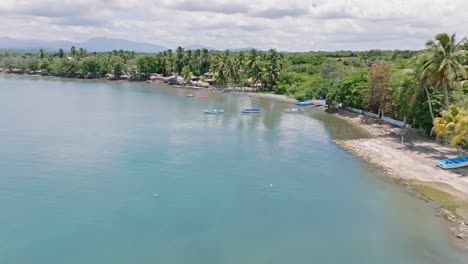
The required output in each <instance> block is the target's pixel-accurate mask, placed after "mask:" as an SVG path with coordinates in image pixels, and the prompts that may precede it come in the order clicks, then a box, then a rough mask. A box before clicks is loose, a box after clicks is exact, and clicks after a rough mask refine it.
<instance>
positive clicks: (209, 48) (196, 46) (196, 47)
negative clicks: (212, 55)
mask: <svg viewBox="0 0 468 264" xmlns="http://www.w3.org/2000/svg"><path fill="white" fill-rule="evenodd" d="M184 49H186V50H197V49H207V50H215V49H214V48H212V47H208V46H203V45H188V46H184Z"/></svg>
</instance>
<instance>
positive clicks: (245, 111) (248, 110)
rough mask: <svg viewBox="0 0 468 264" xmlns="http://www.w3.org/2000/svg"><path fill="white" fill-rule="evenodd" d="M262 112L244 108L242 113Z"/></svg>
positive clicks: (257, 109)
mask: <svg viewBox="0 0 468 264" xmlns="http://www.w3.org/2000/svg"><path fill="white" fill-rule="evenodd" d="M260 112H261V110H260V109H259V108H243V109H242V113H260Z"/></svg>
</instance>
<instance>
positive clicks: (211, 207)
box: [0, 75, 468, 264]
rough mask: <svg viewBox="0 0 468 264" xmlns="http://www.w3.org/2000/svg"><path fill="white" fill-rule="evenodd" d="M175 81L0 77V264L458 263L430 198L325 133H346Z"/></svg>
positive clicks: (338, 125)
mask: <svg viewBox="0 0 468 264" xmlns="http://www.w3.org/2000/svg"><path fill="white" fill-rule="evenodd" d="M185 93H189V92H188V91H184V90H181V89H174V88H164V87H155V86H154V85H147V84H137V83H111V82H99V81H76V80H61V79H53V78H51V79H44V78H33V77H18V76H6V75H4V76H2V75H0V212H1V214H0V238H1V239H0V263H2V264H3V263H5V264H9V263H15V264H25V263H38V264H42V263H44V264H53V263H69V264H74V263H76V264H81V263H100V264H102V263H112V264H119V263H176V264H177V263H200V264H202V263H203V264H210V263H213V264H214V263H236V264H238V263H243V264H248V263H361V264H367V263H369V264H371V263H372V264H374V263H384V264H386V263H389V264H394V263H416V264H419V263H421V264H422V263H424V264H427V263H451V264H452V263H453V264H457V263H467V262H468V257H467V255H466V254H465V253H463V252H460V251H459V250H457V249H456V248H455V247H454V246H453V245H452V244H451V242H450V240H449V237H448V233H447V228H446V226H445V225H444V223H443V222H442V220H440V219H439V218H436V217H434V211H433V209H431V208H430V207H429V206H427V205H426V204H424V203H423V202H421V201H420V200H417V199H414V198H413V197H411V196H410V195H408V194H407V193H405V192H403V191H402V190H400V188H399V187H396V186H394V185H393V184H390V183H387V182H385V181H383V180H382V179H381V178H380V177H378V176H379V175H378V172H377V171H375V170H373V169H372V168H371V167H370V166H368V165H366V164H365V163H363V162H361V161H360V160H359V159H357V158H355V157H353V156H351V155H350V154H348V153H346V152H344V151H342V150H341V149H340V148H338V147H337V146H335V145H334V144H333V143H332V142H331V140H332V139H333V138H335V137H352V136H356V135H357V134H359V133H360V132H359V131H357V130H356V129H354V128H352V127H349V126H348V125H346V124H343V123H342V122H341V121H340V120H338V119H336V118H334V117H333V116H330V115H326V114H323V113H320V112H314V113H312V114H310V115H311V116H312V118H311V117H309V116H307V115H287V114H282V113H281V110H282V109H283V108H286V107H287V105H286V104H283V103H277V102H270V101H267V100H262V99H254V98H250V97H247V96H238V95H224V94H210V98H209V99H208V100H193V99H188V98H185V96H184V94H185ZM241 107H259V108H262V109H263V110H264V113H262V114H259V115H242V114H240V112H239V109H240V108H241ZM209 108H224V110H225V114H224V115H203V114H202V113H201V111H202V110H203V109H209ZM376 176H377V177H376ZM270 185H272V186H270ZM154 193H158V194H159V197H158V198H155V197H153V194H154Z"/></svg>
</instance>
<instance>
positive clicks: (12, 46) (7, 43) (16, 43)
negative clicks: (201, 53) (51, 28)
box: [0, 37, 250, 52]
mask: <svg viewBox="0 0 468 264" xmlns="http://www.w3.org/2000/svg"><path fill="white" fill-rule="evenodd" d="M72 46H75V47H76V48H77V49H78V48H85V49H87V50H88V51H91V52H92V51H96V52H103V51H112V50H120V49H122V50H132V51H135V52H161V51H164V50H167V49H168V48H167V47H164V46H160V45H156V44H151V43H144V42H136V41H130V40H126V39H114V38H91V39H89V40H87V41H85V42H71V41H44V40H35V39H14V38H10V37H0V49H8V50H28V51H33V50H39V49H44V50H47V51H56V50H58V49H60V48H62V49H64V50H66V51H68V50H69V49H70V48H71V47H72ZM184 48H185V49H192V50H194V49H203V48H205V49H208V50H213V48H211V47H207V46H202V45H188V46H185V47H184ZM172 49H175V48H174V47H173V48H172ZM248 49H250V48H238V49H231V50H232V51H240V50H248Z"/></svg>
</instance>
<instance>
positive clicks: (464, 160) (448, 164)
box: [437, 156, 468, 169]
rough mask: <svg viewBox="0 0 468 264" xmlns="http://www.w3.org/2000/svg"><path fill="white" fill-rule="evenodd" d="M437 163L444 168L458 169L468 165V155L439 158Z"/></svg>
mask: <svg viewBox="0 0 468 264" xmlns="http://www.w3.org/2000/svg"><path fill="white" fill-rule="evenodd" d="M437 165H438V166H439V167H441V168H442V169H456V168H461V167H465V166H468V156H463V157H459V158H453V159H443V160H438V161H437Z"/></svg>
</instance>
